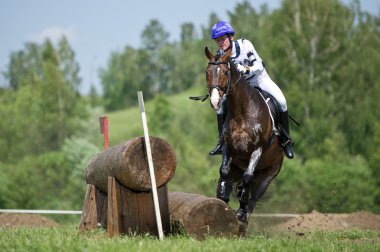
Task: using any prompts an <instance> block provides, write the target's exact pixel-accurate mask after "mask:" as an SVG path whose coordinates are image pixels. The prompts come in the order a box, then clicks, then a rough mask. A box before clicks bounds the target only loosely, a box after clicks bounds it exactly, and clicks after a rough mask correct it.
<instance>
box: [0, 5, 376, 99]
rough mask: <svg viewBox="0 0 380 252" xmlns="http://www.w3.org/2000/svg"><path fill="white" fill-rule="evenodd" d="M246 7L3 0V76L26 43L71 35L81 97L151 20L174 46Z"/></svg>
mask: <svg viewBox="0 0 380 252" xmlns="http://www.w3.org/2000/svg"><path fill="white" fill-rule="evenodd" d="M241 2H243V0H236V1H232V0H224V1H223V0H219V1H217V0H191V1H181V0H137V1H128V0H109V1H105V0H65V1H62V0H60V1H57V0H31V1H28V0H12V1H11V0H8V1H6V0H0V73H3V72H4V71H5V70H6V68H7V65H8V64H9V56H10V54H11V53H12V52H17V51H19V50H23V49H24V45H25V43H28V42H34V43H42V42H43V40H44V39H45V38H50V39H51V41H53V42H54V43H56V42H57V41H58V40H59V38H60V37H61V36H62V35H65V36H66V38H68V40H69V43H70V46H71V47H72V49H73V50H74V52H75V58H76V60H77V62H78V63H79V65H80V68H81V70H80V77H81V78H82V85H81V90H80V91H81V93H82V94H86V93H88V91H89V89H90V86H91V84H93V85H95V87H96V88H97V90H98V92H101V85H100V80H99V76H98V70H99V69H100V68H105V67H106V66H107V61H108V59H109V57H110V54H111V52H121V51H122V50H123V48H124V47H125V46H127V45H129V46H132V47H134V48H139V47H140V42H141V40H140V35H141V33H142V31H143V30H144V28H145V27H146V26H147V25H148V24H149V22H150V21H151V20H153V19H156V20H158V21H159V22H160V23H161V24H162V25H163V27H164V29H165V30H166V31H167V32H168V33H169V34H170V37H169V41H170V42H173V41H178V40H179V35H180V27H181V24H183V23H187V22H191V23H193V24H194V25H195V27H196V29H198V31H200V27H206V25H208V22H209V17H210V14H211V13H216V14H217V15H218V17H219V18H220V19H222V20H227V21H228V20H229V19H228V14H227V12H228V11H233V10H234V8H235V6H236V4H237V3H241ZM249 2H250V4H251V6H253V7H254V8H255V9H257V10H259V7H260V6H261V5H262V4H264V3H267V4H268V6H269V9H270V10H273V9H276V8H278V7H279V6H280V4H281V0H267V1H265V0H249ZM342 2H344V3H346V4H348V3H350V2H351V1H350V0H342ZM361 6H362V9H363V10H365V11H368V12H370V13H371V14H373V15H379V13H380V0H361ZM247 25H249V24H247ZM210 42H211V41H210ZM4 85H6V79H5V78H4V77H3V75H2V74H1V76H0V86H4Z"/></svg>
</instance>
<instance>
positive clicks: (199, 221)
mask: <svg viewBox="0 0 380 252" xmlns="http://www.w3.org/2000/svg"><path fill="white" fill-rule="evenodd" d="M169 212H170V216H171V221H172V224H174V228H175V229H178V228H182V229H184V231H185V232H186V233H187V234H188V235H190V236H192V237H194V238H197V239H203V238H205V237H207V236H221V237H231V236H237V235H238V234H239V225H238V221H237V219H236V216H235V213H234V211H233V210H232V209H231V208H230V207H229V206H228V205H227V204H226V203H225V202H223V201H222V200H219V199H217V198H209V197H206V196H203V195H198V194H190V193H182V192H171V193H169ZM179 226H180V227H179Z"/></svg>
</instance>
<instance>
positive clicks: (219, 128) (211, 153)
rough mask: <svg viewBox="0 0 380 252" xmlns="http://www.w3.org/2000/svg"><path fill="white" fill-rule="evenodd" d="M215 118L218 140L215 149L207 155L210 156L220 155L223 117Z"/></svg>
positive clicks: (218, 115)
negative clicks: (216, 120)
mask: <svg viewBox="0 0 380 252" xmlns="http://www.w3.org/2000/svg"><path fill="white" fill-rule="evenodd" d="M216 116H217V119H218V132H219V140H218V143H217V144H216V146H215V148H214V149H213V150H212V151H210V153H209V155H210V156H214V155H221V154H222V131H223V123H224V115H223V114H222V115H220V114H216Z"/></svg>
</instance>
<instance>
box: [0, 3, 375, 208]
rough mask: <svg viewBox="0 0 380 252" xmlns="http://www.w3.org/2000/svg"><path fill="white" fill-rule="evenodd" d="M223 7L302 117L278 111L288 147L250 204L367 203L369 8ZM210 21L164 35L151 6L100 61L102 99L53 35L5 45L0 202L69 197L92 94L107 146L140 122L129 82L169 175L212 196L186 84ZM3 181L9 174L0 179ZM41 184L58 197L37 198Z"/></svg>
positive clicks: (205, 134)
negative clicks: (258, 200) (13, 48)
mask: <svg viewBox="0 0 380 252" xmlns="http://www.w3.org/2000/svg"><path fill="white" fill-rule="evenodd" d="M228 15H229V18H230V22H231V23H232V25H233V26H234V28H235V30H236V36H235V38H242V37H243V38H247V39H249V40H251V41H252V42H253V44H254V46H255V48H256V49H257V51H258V52H259V54H260V56H261V57H262V58H263V59H264V61H265V63H266V69H267V71H268V72H269V74H270V76H271V78H272V79H273V80H274V81H275V82H276V83H277V84H278V85H279V86H280V88H281V89H282V90H283V92H284V94H285V96H286V98H287V102H288V107H289V111H290V113H291V114H292V115H293V116H294V117H295V118H296V119H297V120H298V121H300V122H301V124H302V126H301V127H293V126H294V125H291V133H292V136H293V138H294V139H295V151H296V159H295V160H291V161H290V160H286V161H285V163H284V166H283V169H282V172H281V173H280V174H279V176H278V177H277V178H276V179H275V181H274V183H272V185H271V187H270V188H269V192H268V194H267V195H266V197H267V199H265V200H263V202H265V204H263V208H262V210H265V211H270V210H271V209H272V210H273V211H276V210H278V211H280V210H281V211H310V210H313V209H316V210H318V211H329V212H337V211H355V210H358V209H362V210H371V211H376V212H380V209H379V208H380V191H379V190H378V188H379V186H380V176H379V175H380V174H379V169H378V164H379V163H380V154H379V153H380V148H379V147H378V146H380V123H379V122H378V118H379V117H380V107H379V106H380V105H379V103H378V100H379V98H380V97H379V94H380V90H379V87H380V85H378V83H380V79H379V78H380V77H379V76H380V75H379V74H378V66H379V65H380V51H379V50H378V44H379V41H380V32H379V24H380V19H379V17H378V16H372V15H369V14H368V13H364V12H362V11H361V10H360V3H359V1H354V2H353V3H352V4H351V7H350V8H348V7H347V6H345V5H343V4H342V3H341V2H340V1H338V0H311V1H300V0H295V1H291V0H284V1H282V4H281V7H280V8H279V9H277V10H274V11H273V12H269V11H268V8H267V6H266V5H264V6H261V7H260V10H257V9H255V8H254V7H253V6H251V4H250V2H249V1H243V2H241V3H237V4H236V7H235V9H234V10H231V11H230V12H228ZM217 21H219V17H218V16H217V14H215V13H211V14H210V17H209V24H208V26H206V27H201V28H200V33H199V34H198V32H197V30H196V27H194V25H192V24H191V23H185V24H182V25H181V40H180V41H179V42H173V43H170V42H169V40H168V37H169V34H168V33H167V32H166V31H165V29H164V27H163V26H162V24H161V23H160V22H159V21H158V20H152V21H151V22H150V23H149V24H148V25H147V26H146V27H145V29H144V30H143V32H142V34H141V39H142V42H143V47H142V48H139V49H135V48H132V47H129V46H126V47H125V48H124V49H123V50H122V51H121V52H113V53H112V54H111V55H110V58H109V61H108V65H107V66H106V67H105V68H104V69H101V71H100V78H101V81H102V86H103V93H104V96H103V100H102V101H101V100H100V99H99V96H98V94H96V92H95V90H94V89H92V91H91V94H90V96H89V97H88V101H89V102H90V104H91V105H92V106H93V107H92V108H89V107H86V105H85V104H86V101H85V100H84V99H83V98H82V97H80V96H79V94H78V88H79V85H80V78H79V77H78V72H79V66H78V64H77V63H76V62H75V54H74V52H73V51H72V50H71V48H70V46H69V44H68V42H67V40H66V39H65V38H63V39H62V40H61V41H60V42H59V43H58V45H57V46H54V45H53V44H52V43H51V42H50V41H49V40H47V41H45V42H44V43H43V44H41V45H37V44H34V43H27V44H26V45H25V48H24V49H23V50H20V51H18V52H14V53H12V54H11V57H10V62H9V68H8V70H7V71H6V73H5V77H6V78H7V79H8V81H9V83H10V86H9V87H8V88H2V89H0V103H1V106H0V117H1V118H2V120H0V134H1V137H0V157H1V162H0V172H2V174H3V176H2V177H1V179H0V205H4V206H5V207H8V208H10V207H15V206H20V207H24V208H28V207H39V206H41V207H42V208H47V207H49V206H51V207H52V208H57V207H67V208H69V206H72V207H75V208H77V207H80V203H79V202H81V199H80V198H81V197H82V194H83V190H84V187H83V188H82V187H81V183H82V182H81V181H82V179H83V172H84V170H83V169H84V168H85V166H86V164H85V163H86V159H88V158H89V157H90V156H91V155H93V154H95V153H96V152H97V151H98V150H99V149H102V145H103V139H102V136H101V135H100V134H99V132H98V117H99V116H102V115H104V111H103V110H102V109H100V108H99V106H101V105H104V107H105V110H106V111H108V112H109V130H110V145H111V146H112V145H115V144H118V143H120V142H122V141H125V140H128V139H130V138H132V137H135V136H141V135H143V131H142V127H141V119H140V115H139V110H138V107H137V91H143V93H144V99H145V101H146V111H147V117H148V125H149V131H150V133H151V135H155V136H158V137H162V138H163V139H165V140H167V141H168V142H169V144H170V145H171V146H172V147H173V149H174V150H175V153H176V158H177V170H176V175H175V177H174V178H173V179H172V181H171V182H170V184H169V189H170V190H179V191H189V192H194V193H202V194H206V195H209V196H214V195H215V189H214V188H215V186H216V180H217V179H218V173H219V172H218V169H219V163H220V157H212V158H210V157H208V156H207V153H208V151H209V150H210V149H211V148H212V147H213V146H214V145H215V143H216V141H217V129H216V128H217V127H216V118H215V113H214V112H213V111H212V110H211V109H210V108H209V105H208V102H205V103H202V102H193V101H190V100H188V96H191V95H203V94H205V93H206V92H207V91H206V89H205V85H204V83H205V76H204V70H205V68H206V64H207V59H206V58H205V56H204V51H203V49H204V47H205V46H209V47H210V48H211V50H212V51H215V50H216V45H215V43H214V42H213V41H212V40H211V39H210V27H211V26H212V25H213V24H214V23H216V22H217ZM110 111H113V112H110ZM56 170H57V171H56ZM13 171H15V175H13V173H12V172H13ZM40 176H42V178H44V177H46V178H47V179H46V181H45V180H44V179H42V178H41V177H40ZM63 181H64V184H65V185H66V186H62V185H61V184H59V183H61V182H63ZM14 183H17V185H22V186H20V187H17V188H16V189H14V190H13V189H12V190H11V189H10V188H11V187H12V185H14ZM31 183H32V184H31ZM34 184H36V185H38V186H35V187H31V186H30V185H34ZM52 184H53V185H55V184H57V188H59V192H57V191H55V190H56V188H52ZM83 184H84V181H83ZM23 185H28V186H29V187H30V190H25V188H24V187H23ZM44 186H47V187H46V188H47V189H46V191H48V192H50V191H51V192H54V193H56V197H57V198H59V197H61V198H65V199H67V201H65V200H60V199H59V200H57V199H55V200H54V199H53V196H52V195H50V193H47V194H46V195H42V198H41V197H40V194H41V191H43V188H44ZM27 188H28V187H27ZM74 194H75V195H74ZM34 197H36V198H34ZM70 200H71V201H70ZM42 201H43V202H42ZM69 201H70V202H69ZM45 202H49V204H45ZM260 207H261V206H260ZM260 207H259V208H260Z"/></svg>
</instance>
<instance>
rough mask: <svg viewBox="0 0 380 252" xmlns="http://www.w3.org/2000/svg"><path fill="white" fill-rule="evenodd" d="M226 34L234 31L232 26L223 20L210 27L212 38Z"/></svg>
mask: <svg viewBox="0 0 380 252" xmlns="http://www.w3.org/2000/svg"><path fill="white" fill-rule="evenodd" d="M226 34H231V35H235V31H234V28H232V26H231V25H230V24H229V23H227V22H225V21H219V22H218V23H216V24H215V25H214V26H213V27H212V28H211V38H212V39H216V38H219V37H221V36H223V35H226Z"/></svg>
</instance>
